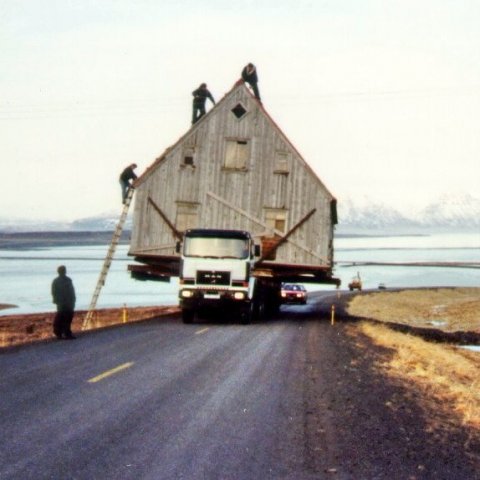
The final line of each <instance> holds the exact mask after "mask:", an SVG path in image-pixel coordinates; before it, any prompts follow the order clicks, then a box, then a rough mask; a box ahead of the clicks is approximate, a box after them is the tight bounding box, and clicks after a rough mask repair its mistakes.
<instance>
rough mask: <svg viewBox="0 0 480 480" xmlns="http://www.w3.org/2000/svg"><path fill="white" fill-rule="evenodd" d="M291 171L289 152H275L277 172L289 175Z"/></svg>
mask: <svg viewBox="0 0 480 480" xmlns="http://www.w3.org/2000/svg"><path fill="white" fill-rule="evenodd" d="M289 171H290V162H289V155H288V152H281V151H278V150H277V151H276V152H275V172H278V173H288V172H289Z"/></svg>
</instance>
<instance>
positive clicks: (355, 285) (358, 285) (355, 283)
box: [348, 273, 362, 292]
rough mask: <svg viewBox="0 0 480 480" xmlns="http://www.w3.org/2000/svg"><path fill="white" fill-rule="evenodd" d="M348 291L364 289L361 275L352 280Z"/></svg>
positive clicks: (358, 274)
mask: <svg viewBox="0 0 480 480" xmlns="http://www.w3.org/2000/svg"><path fill="white" fill-rule="evenodd" d="M348 289H349V290H350V291H351V292H352V291H353V290H361V289H362V279H361V278H360V273H357V276H356V277H353V278H352V281H351V282H350V283H349V284H348Z"/></svg>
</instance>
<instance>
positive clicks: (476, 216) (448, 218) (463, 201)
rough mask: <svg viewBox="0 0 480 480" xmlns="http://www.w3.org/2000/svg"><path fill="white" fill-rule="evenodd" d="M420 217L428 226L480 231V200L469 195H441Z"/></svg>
mask: <svg viewBox="0 0 480 480" xmlns="http://www.w3.org/2000/svg"><path fill="white" fill-rule="evenodd" d="M421 216H422V218H423V219H424V223H426V224H427V225H428V226H431V227H436V226H440V227H443V226H451V227H460V228H466V227H471V228H477V229H480V199H479V198H475V197H473V196H471V195H462V196H453V195H443V196H442V197H440V198H439V200H438V201H436V202H435V203H432V204H430V205H427V206H426V207H425V208H424V209H423V210H422V211H421Z"/></svg>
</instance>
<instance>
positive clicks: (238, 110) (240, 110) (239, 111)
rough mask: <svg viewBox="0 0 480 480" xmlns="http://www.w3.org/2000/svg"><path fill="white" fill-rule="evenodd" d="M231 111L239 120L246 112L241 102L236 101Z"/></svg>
mask: <svg viewBox="0 0 480 480" xmlns="http://www.w3.org/2000/svg"><path fill="white" fill-rule="evenodd" d="M232 113H233V114H234V115H235V116H236V117H237V118H238V119H239V120H240V119H241V118H242V117H243V116H244V115H245V114H246V113H247V110H246V109H245V107H244V106H243V105H242V104H241V103H237V104H236V105H235V106H234V107H233V108H232Z"/></svg>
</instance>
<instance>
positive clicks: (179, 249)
mask: <svg viewBox="0 0 480 480" xmlns="http://www.w3.org/2000/svg"><path fill="white" fill-rule="evenodd" d="M181 250H182V244H181V242H177V243H176V244H175V251H176V252H177V253H180V252H181Z"/></svg>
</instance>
